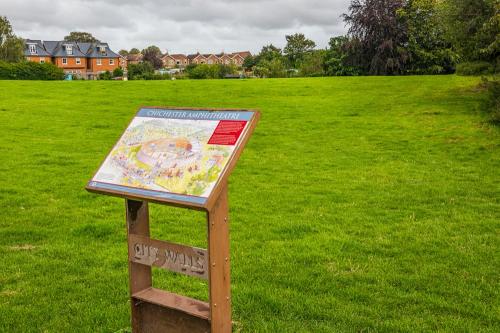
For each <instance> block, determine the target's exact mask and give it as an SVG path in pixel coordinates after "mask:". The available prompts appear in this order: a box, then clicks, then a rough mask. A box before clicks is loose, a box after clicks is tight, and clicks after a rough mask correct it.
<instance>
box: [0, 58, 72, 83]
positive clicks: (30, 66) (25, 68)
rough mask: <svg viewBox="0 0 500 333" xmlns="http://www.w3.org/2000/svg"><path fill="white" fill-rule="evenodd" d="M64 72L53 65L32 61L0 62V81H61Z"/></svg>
mask: <svg viewBox="0 0 500 333" xmlns="http://www.w3.org/2000/svg"><path fill="white" fill-rule="evenodd" d="M62 79H64V72H63V70H62V69H60V68H58V67H57V66H55V65H54V64H51V63H45V64H39V63H37V62H32V61H23V62H19V63H7V62H4V61H0V80H62Z"/></svg>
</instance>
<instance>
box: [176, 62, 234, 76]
mask: <svg viewBox="0 0 500 333" xmlns="http://www.w3.org/2000/svg"><path fill="white" fill-rule="evenodd" d="M186 72H187V74H188V76H189V78H190V79H223V78H224V77H225V76H226V75H230V74H235V73H236V68H235V67H234V66H230V65H220V64H215V65H207V64H201V65H194V66H187V67H186Z"/></svg>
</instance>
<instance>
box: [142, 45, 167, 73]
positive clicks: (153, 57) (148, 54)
mask: <svg viewBox="0 0 500 333" xmlns="http://www.w3.org/2000/svg"><path fill="white" fill-rule="evenodd" d="M142 55H143V58H142V60H143V61H147V62H149V63H151V65H152V66H153V68H154V69H160V68H162V67H163V61H162V60H161V50H160V48H159V47H158V46H155V45H151V46H148V47H147V48H145V49H144V50H142Z"/></svg>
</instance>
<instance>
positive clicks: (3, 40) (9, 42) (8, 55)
mask: <svg viewBox="0 0 500 333" xmlns="http://www.w3.org/2000/svg"><path fill="white" fill-rule="evenodd" d="M23 49H24V42H23V40H22V39H21V38H19V37H17V36H16V35H15V34H14V32H13V31H12V26H11V25H10V22H9V20H8V19H7V17H5V16H0V60H3V61H7V62H19V61H21V60H23V58H24V56H23Z"/></svg>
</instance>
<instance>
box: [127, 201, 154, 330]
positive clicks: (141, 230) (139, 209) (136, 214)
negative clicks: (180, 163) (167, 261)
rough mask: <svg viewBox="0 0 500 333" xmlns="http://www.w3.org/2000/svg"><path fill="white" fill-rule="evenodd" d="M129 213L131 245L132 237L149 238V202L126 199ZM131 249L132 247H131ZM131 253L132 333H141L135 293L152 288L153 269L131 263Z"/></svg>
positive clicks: (128, 223)
mask: <svg viewBox="0 0 500 333" xmlns="http://www.w3.org/2000/svg"><path fill="white" fill-rule="evenodd" d="M125 209H126V212H127V238H128V242H129V243H130V238H131V236H132V235H138V236H145V237H149V210H148V203H147V201H136V200H130V199H125ZM129 249H130V246H129ZM130 257H131V254H130V253H129V262H128V273H129V286H130V306H131V310H132V332H134V333H135V332H140V331H141V330H140V320H141V318H140V313H139V308H138V306H139V304H138V301H137V300H136V299H134V298H133V297H132V295H134V294H135V293H137V292H139V291H142V290H144V289H147V288H151V286H152V278H151V267H150V266H146V265H141V264H139V263H135V262H132V261H130Z"/></svg>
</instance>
